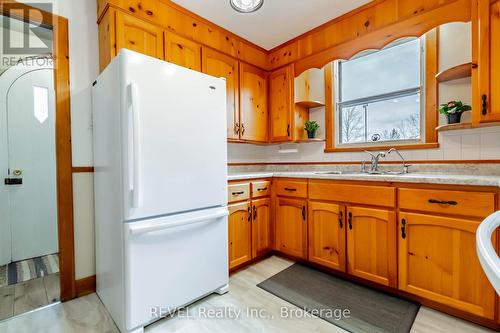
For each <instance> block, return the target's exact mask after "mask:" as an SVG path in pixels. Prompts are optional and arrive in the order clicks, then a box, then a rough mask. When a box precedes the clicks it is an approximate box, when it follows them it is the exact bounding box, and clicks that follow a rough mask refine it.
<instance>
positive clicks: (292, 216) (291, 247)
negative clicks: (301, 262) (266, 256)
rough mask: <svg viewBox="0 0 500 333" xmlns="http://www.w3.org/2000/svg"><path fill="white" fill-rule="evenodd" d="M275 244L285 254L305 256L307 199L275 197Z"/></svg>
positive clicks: (298, 256)
mask: <svg viewBox="0 0 500 333" xmlns="http://www.w3.org/2000/svg"><path fill="white" fill-rule="evenodd" d="M276 246H277V248H278V250H279V251H280V252H283V253H285V254H289V255H291V256H294V257H297V258H303V259H306V258H307V200H305V199H303V200H301V199H289V198H281V197H278V198H277V199H276Z"/></svg>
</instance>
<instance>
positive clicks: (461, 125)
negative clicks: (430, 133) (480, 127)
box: [436, 123, 472, 132]
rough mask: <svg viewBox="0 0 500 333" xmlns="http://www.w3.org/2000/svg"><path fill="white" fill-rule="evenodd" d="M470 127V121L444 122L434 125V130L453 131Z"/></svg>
mask: <svg viewBox="0 0 500 333" xmlns="http://www.w3.org/2000/svg"><path fill="white" fill-rule="evenodd" d="M467 128H472V123H459V124H446V125H441V126H438V127H436V131H438V132H445V131H453V130H461V129H467Z"/></svg>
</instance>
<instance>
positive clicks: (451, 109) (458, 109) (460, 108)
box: [439, 101, 472, 124]
mask: <svg viewBox="0 0 500 333" xmlns="http://www.w3.org/2000/svg"><path fill="white" fill-rule="evenodd" d="M470 110H472V108H471V107H470V105H466V104H464V103H462V102H461V101H450V102H448V103H446V104H441V105H440V107H439V113H441V114H444V115H446V118H448V124H458V123H460V118H461V117H462V113H464V112H465V111H470Z"/></svg>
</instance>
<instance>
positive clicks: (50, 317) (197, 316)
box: [0, 257, 493, 333]
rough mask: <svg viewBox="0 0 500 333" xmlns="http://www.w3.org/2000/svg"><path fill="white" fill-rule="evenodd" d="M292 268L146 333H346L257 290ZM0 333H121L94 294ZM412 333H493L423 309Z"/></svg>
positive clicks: (279, 266) (274, 263)
mask: <svg viewBox="0 0 500 333" xmlns="http://www.w3.org/2000/svg"><path fill="white" fill-rule="evenodd" d="M291 264H293V262H291V261H289V260H286V259H282V258H279V257H271V258H268V259H266V260H264V261H261V262H259V263H256V264H254V265H252V266H249V267H248V268H246V269H244V270H242V271H239V272H237V273H236V274H234V275H232V276H231V281H230V291H229V293H227V294H225V295H223V296H218V295H212V296H209V297H207V298H205V299H203V300H201V301H199V302H197V303H196V304H194V305H192V306H191V307H190V308H189V309H190V311H189V314H190V316H191V317H189V318H183V316H184V315H185V314H186V313H184V314H183V316H181V315H175V316H173V317H171V318H166V319H163V320H160V321H158V322H156V323H154V324H153V325H150V326H149V327H147V328H146V332H148V333H159V332H179V333H184V332H186V333H203V332H217V333H224V332H228V333H240V332H252V333H253V332H283V333H285V332H286V333H289V332H315V333H321V332H345V331H343V330H342V329H340V328H338V327H336V326H334V325H332V324H330V323H328V322H326V321H324V320H322V319H319V318H310V317H306V318H300V317H301V315H300V314H301V310H298V311H297V314H298V315H297V316H296V318H288V319H284V318H280V312H281V309H282V308H283V307H286V308H294V307H293V305H291V304H289V303H287V302H285V301H283V300H282V299H280V298H278V297H276V296H273V295H271V294H269V293H267V292H266V291H264V290H262V289H260V288H259V287H257V284H258V283H260V282H261V281H263V280H265V279H267V278H269V277H270V276H272V275H274V274H276V273H278V272H280V271H281V270H283V269H285V268H287V267H288V266H290V265H291ZM222 308H231V309H236V310H237V309H242V310H243V313H244V314H245V313H246V309H248V308H250V309H264V311H265V314H266V315H268V316H270V315H272V316H274V317H275V319H258V318H255V317H254V316H247V315H243V316H242V317H240V318H239V319H236V320H235V319H228V318H225V319H206V318H202V317H201V314H202V313H203V311H205V312H206V310H207V309H214V310H217V309H222ZM0 332H2V333H3V332H5V333H11V332H12V333H24V332H26V333H28V332H40V333H41V332H50V333H58V332H61V333H63V332H64V333H73V332H75V333H79V332H82V333H83V332H85V333H91V332H96V333H105V332H118V330H117V328H116V326H115V325H114V323H113V321H112V320H111V318H110V316H109V314H108V313H107V311H106V309H105V308H104V307H103V305H102V303H101V302H100V301H99V298H98V297H97V295H96V294H91V295H88V296H85V297H81V298H78V299H75V300H73V301H70V302H66V303H62V304H56V305H54V306H50V307H47V308H44V309H41V310H39V311H35V312H31V313H28V314H26V315H23V316H18V317H15V318H12V319H10V320H6V321H3V322H0ZM411 332H412V333H445V332H453V333H487V332H493V331H491V330H488V329H485V328H483V327H480V326H477V325H474V324H471V323H468V322H466V321H463V320H460V319H457V318H454V317H451V316H448V315H445V314H442V313H440V312H437V311H434V310H431V309H429V308H426V307H422V308H421V309H420V312H419V313H418V315H417V318H416V320H415V323H414V324H413V327H412V331H411Z"/></svg>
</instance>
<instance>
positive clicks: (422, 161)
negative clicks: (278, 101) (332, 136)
mask: <svg viewBox="0 0 500 333" xmlns="http://www.w3.org/2000/svg"><path fill="white" fill-rule="evenodd" d="M361 163H362V162H361V161H346V162H341V161H331V162H314V161H311V162H236V163H228V164H227V165H228V166H252V165H342V164H346V165H350V164H361ZM406 163H408V164H500V160H427V161H425V160H415V161H406ZM379 164H401V161H380V162H379Z"/></svg>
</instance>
